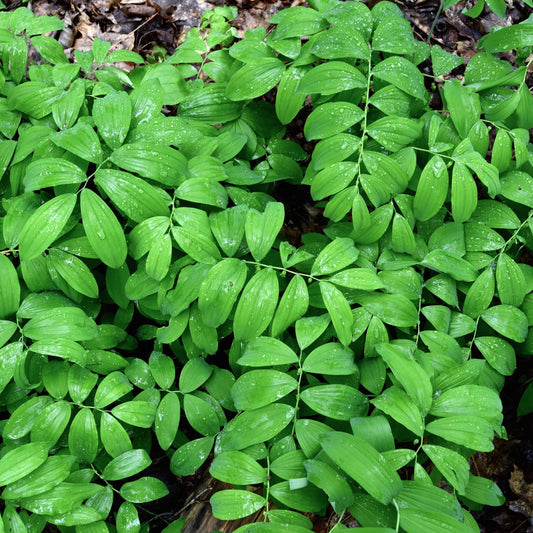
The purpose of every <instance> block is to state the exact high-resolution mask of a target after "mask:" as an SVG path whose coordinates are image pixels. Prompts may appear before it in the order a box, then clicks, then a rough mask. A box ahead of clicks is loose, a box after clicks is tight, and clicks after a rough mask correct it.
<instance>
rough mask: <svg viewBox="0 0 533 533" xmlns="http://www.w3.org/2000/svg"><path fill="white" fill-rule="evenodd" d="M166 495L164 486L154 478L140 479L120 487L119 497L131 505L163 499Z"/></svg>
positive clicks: (166, 491) (166, 490)
mask: <svg viewBox="0 0 533 533" xmlns="http://www.w3.org/2000/svg"><path fill="white" fill-rule="evenodd" d="M167 494H168V489H167V487H166V485H165V484H164V483H163V482H162V481H161V480H160V479H157V478H155V477H141V478H139V479H137V480H135V481H130V482H128V483H124V485H122V487H120V495H121V496H122V497H123V498H124V499H125V500H126V501H128V502H131V503H145V502H151V501H154V500H158V499H159V498H164V497H165V496H166V495H167Z"/></svg>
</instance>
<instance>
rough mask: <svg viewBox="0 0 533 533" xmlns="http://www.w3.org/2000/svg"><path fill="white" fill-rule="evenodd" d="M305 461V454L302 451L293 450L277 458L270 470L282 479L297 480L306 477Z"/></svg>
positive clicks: (271, 464)
mask: <svg viewBox="0 0 533 533" xmlns="http://www.w3.org/2000/svg"><path fill="white" fill-rule="evenodd" d="M281 453H283V452H281ZM304 461H305V454H304V453H303V452H302V450H292V451H289V452H286V453H283V455H280V456H279V457H276V458H275V459H274V460H273V461H272V462H271V463H270V469H271V471H272V472H273V473H274V474H275V475H276V476H278V477H280V478H281V479H286V480H290V479H294V480H297V479H301V478H304V477H306V471H305V468H304Z"/></svg>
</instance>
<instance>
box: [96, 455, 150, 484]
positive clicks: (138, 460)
mask: <svg viewBox="0 0 533 533" xmlns="http://www.w3.org/2000/svg"><path fill="white" fill-rule="evenodd" d="M151 463H152V461H151V459H150V456H149V455H148V453H147V452H146V450H143V449H138V450H129V451H127V452H124V453H123V454H121V455H119V456H118V457H115V458H114V459H112V460H111V461H109V463H107V465H106V466H105V468H104V470H103V471H102V477H103V478H104V479H105V480H106V481H117V480H119V479H124V478H126V477H130V476H134V475H135V474H138V473H139V472H142V471H143V470H144V469H145V468H147V467H148V466H150V464H151Z"/></svg>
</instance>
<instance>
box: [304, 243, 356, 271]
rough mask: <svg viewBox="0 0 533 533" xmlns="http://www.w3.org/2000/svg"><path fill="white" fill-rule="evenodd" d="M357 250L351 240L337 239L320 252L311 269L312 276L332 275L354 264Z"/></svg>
mask: <svg viewBox="0 0 533 533" xmlns="http://www.w3.org/2000/svg"><path fill="white" fill-rule="evenodd" d="M358 257H359V250H358V249H357V248H356V247H355V246H354V242H353V241H352V239H348V238H342V237H337V238H336V239H334V240H333V241H331V242H330V243H329V244H328V245H327V246H326V247H325V248H323V249H322V250H321V252H320V253H319V254H318V256H317V258H316V259H315V261H314V263H313V266H312V267H311V275H312V276H320V275H323V274H332V273H333V272H337V271H338V270H341V269H343V268H346V267H347V266H349V265H351V264H352V263H354V262H355V261H356V260H357V258H358Z"/></svg>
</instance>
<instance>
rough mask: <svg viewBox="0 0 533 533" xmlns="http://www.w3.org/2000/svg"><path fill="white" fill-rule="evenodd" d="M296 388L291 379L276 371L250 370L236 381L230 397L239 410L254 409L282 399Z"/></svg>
mask: <svg viewBox="0 0 533 533" xmlns="http://www.w3.org/2000/svg"><path fill="white" fill-rule="evenodd" d="M297 387H298V383H297V381H296V380H295V379H294V378H293V377H291V376H289V375H287V374H285V373H283V372H279V371H278V370H264V369H263V370H251V371H249V372H246V373H245V374H243V375H242V376H240V377H239V378H238V379H237V381H236V382H235V384H234V385H233V387H232V389H231V397H232V398H233V402H234V404H235V407H236V408H237V409H239V410H245V409H256V408H258V407H263V406H265V405H268V404H269V403H273V402H275V401H277V400H279V399H280V398H283V397H284V396H286V395H287V394H289V393H291V392H292V391H293V390H295V389H296V388H297Z"/></svg>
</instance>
